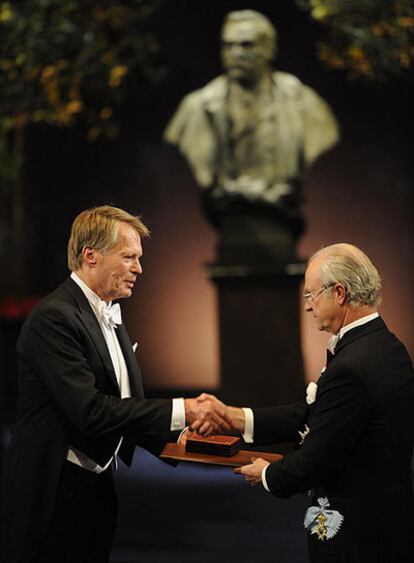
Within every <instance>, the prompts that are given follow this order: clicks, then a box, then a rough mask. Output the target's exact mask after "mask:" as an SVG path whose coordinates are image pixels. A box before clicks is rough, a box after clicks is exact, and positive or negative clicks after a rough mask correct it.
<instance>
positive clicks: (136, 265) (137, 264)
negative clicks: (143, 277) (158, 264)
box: [132, 258, 142, 275]
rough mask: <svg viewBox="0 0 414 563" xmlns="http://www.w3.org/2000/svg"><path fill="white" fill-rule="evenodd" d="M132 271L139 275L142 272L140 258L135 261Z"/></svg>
mask: <svg viewBox="0 0 414 563" xmlns="http://www.w3.org/2000/svg"><path fill="white" fill-rule="evenodd" d="M132 271H133V272H134V273H136V274H137V275H140V274H142V266H141V262H140V261H139V258H137V259H136V260H134V262H133V264H132Z"/></svg>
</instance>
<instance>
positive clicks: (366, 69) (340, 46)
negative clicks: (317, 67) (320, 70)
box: [296, 0, 414, 82]
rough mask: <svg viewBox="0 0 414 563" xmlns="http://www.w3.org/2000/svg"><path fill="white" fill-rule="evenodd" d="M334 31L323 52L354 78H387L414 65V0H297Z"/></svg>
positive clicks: (321, 55)
mask: <svg viewBox="0 0 414 563" xmlns="http://www.w3.org/2000/svg"><path fill="white" fill-rule="evenodd" d="M296 2H297V4H298V5H299V6H300V7H302V8H305V9H307V10H309V11H310V13H311V16H312V17H313V18H314V19H315V20H316V21H318V22H319V23H320V24H321V26H323V27H325V28H326V29H327V30H328V32H329V40H327V41H324V42H321V43H319V44H318V55H319V58H320V59H321V60H323V61H324V62H325V63H326V64H327V65H328V66H329V67H331V68H334V69H341V70H345V71H346V72H347V73H348V75H349V77H350V78H352V79H357V78H363V79H366V80H371V81H376V82H386V81H387V80H389V79H391V78H392V77H395V76H398V75H403V74H405V73H408V72H410V71H412V70H413V67H414V1H413V0H296Z"/></svg>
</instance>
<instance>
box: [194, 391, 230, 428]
mask: <svg viewBox="0 0 414 563" xmlns="http://www.w3.org/2000/svg"><path fill="white" fill-rule="evenodd" d="M184 404H185V419H186V422H187V424H189V425H190V426H191V429H192V430H194V431H196V432H197V433H198V434H201V435H203V436H208V435H210V434H213V433H214V434H220V433H229V432H232V431H234V428H233V423H232V420H231V417H230V416H229V415H228V413H227V408H228V407H226V405H225V404H224V403H222V402H221V401H219V399H217V397H215V396H214V395H209V394H208V393H202V394H201V395H199V396H198V397H195V398H194V399H184Z"/></svg>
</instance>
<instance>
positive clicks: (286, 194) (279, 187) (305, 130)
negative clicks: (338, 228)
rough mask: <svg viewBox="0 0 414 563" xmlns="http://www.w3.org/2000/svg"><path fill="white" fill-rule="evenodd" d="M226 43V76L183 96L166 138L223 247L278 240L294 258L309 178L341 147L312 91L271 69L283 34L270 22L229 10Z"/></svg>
mask: <svg viewBox="0 0 414 563" xmlns="http://www.w3.org/2000/svg"><path fill="white" fill-rule="evenodd" d="M221 40H222V48H221V54H222V63H223V67H224V70H225V73H224V74H223V75H221V76H218V77H217V78H215V79H214V80H213V81H211V82H210V83H208V84H207V85H206V86H204V88H201V89H200V90H196V91H195V92H192V93H190V94H188V95H187V96H185V98H184V99H183V100H182V102H181V104H180V106H179V108H178V110H177V111H176V113H175V115H174V116H173V118H172V119H171V121H170V123H169V124H168V127H167V129H166V131H165V139H166V140H167V142H169V143H172V144H174V145H176V146H177V147H178V148H179V149H180V151H181V152H182V154H183V155H184V156H185V158H186V159H187V161H188V163H189V165H190V167H191V169H192V171H193V173H194V176H195V178H196V181H197V183H198V184H199V186H200V188H201V190H202V196H203V202H204V204H205V207H206V211H207V214H208V216H209V218H210V219H211V220H212V222H213V223H214V224H215V225H218V227H219V229H220V230H221V235H222V237H223V239H226V240H227V243H228V244H227V246H228V245H230V246H231V245H232V244H233V243H232V242H231V240H230V239H234V241H233V242H234V243H235V244H236V246H237V244H238V243H237V241H236V239H237V240H239V239H240V237H242V238H243V236H250V242H251V243H252V244H253V246H257V245H256V242H257V243H258V245H259V246H260V245H261V246H263V245H264V246H266V245H267V246H269V248H270V247H273V248H274V249H275V248H276V247H277V246H278V244H276V241H277V240H278V241H279V243H281V247H283V248H284V250H283V253H285V254H286V258H291V257H293V256H292V255H293V254H294V242H295V240H296V238H297V237H298V236H299V234H300V233H301V232H302V230H303V217H302V212H301V202H302V188H303V181H304V176H305V173H306V170H307V168H308V167H309V165H310V164H311V163H312V162H313V161H314V160H315V159H316V158H317V157H318V156H319V155H320V154H321V153H323V152H324V151H326V150H327V149H329V148H330V147H331V146H333V145H334V144H335V142H336V141H337V139H338V127H337V124H336V120H335V117H334V115H333V114H332V112H331V110H330V108H329V107H328V105H327V104H326V102H324V100H322V98H321V97H320V96H319V95H318V94H317V93H316V92H315V91H314V90H312V89H311V88H309V87H308V86H305V85H304V84H303V83H302V82H300V80H299V79H297V78H296V77H295V76H293V75H291V74H287V73H284V72H274V71H273V70H272V61H273V59H274V57H275V54H276V49H277V36H276V30H275V28H274V27H273V25H272V23H271V22H270V21H269V20H268V18H266V17H265V16H264V15H262V14H260V13H258V12H255V11H253V10H242V11H236V12H230V13H229V14H228V15H227V16H226V18H225V20H224V24H223V28H222V35H221ZM246 221H247V223H246ZM246 227H247V234H246ZM243 233H244V235H243ZM272 233H273V235H272ZM274 237H276V238H274ZM282 239H283V240H282ZM260 241H262V242H260ZM247 242H248V241H247V239H246V243H247ZM224 243H226V241H224ZM242 246H243V243H242ZM288 247H289V248H288ZM277 252H279V251H278V250H276V253H277ZM288 255H289V256H288ZM284 258H285V257H284Z"/></svg>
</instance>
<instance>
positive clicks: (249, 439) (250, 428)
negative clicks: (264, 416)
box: [242, 407, 254, 444]
mask: <svg viewBox="0 0 414 563" xmlns="http://www.w3.org/2000/svg"><path fill="white" fill-rule="evenodd" d="M243 411H244V432H242V436H243V440H244V441H245V442H246V444H252V443H253V436H254V415H253V411H252V409H250V408H248V407H243Z"/></svg>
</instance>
